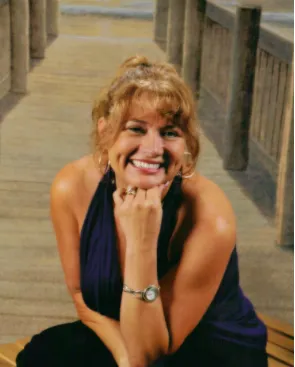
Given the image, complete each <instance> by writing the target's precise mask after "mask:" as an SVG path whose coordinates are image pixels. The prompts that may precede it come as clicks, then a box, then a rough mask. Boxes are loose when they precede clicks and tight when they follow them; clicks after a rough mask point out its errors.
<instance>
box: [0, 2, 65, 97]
mask: <svg viewBox="0 0 295 367" xmlns="http://www.w3.org/2000/svg"><path fill="white" fill-rule="evenodd" d="M58 14H59V4H58V0H0V99H1V98H2V97H4V96H5V95H6V94H7V93H8V92H14V93H21V94H22V93H26V91H27V74H28V72H29V69H30V59H32V58H39V59H42V58H44V57H45V49H46V46H47V44H48V42H47V41H48V39H49V38H51V37H55V36H57V34H58Z"/></svg>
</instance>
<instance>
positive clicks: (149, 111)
mask: <svg viewBox="0 0 295 367" xmlns="http://www.w3.org/2000/svg"><path fill="white" fill-rule="evenodd" d="M172 115H173V114H172ZM172 115H171V108H168V107H167V106H163V104H162V103H161V101H159V100H158V99H156V98H152V97H148V96H146V95H143V96H141V97H140V98H137V99H133V100H132V101H131V103H130V106H129V110H128V116H127V117H128V118H127V120H132V119H137V120H143V121H146V122H151V123H159V124H161V125H162V124H167V123H169V124H171V123H174V122H173V121H172V118H171V116H172Z"/></svg>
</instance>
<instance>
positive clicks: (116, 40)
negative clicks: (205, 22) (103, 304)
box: [0, 16, 293, 343]
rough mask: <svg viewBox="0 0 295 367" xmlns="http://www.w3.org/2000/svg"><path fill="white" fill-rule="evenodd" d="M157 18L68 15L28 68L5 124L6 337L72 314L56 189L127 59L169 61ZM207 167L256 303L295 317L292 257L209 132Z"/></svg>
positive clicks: (2, 248)
mask: <svg viewBox="0 0 295 367" xmlns="http://www.w3.org/2000/svg"><path fill="white" fill-rule="evenodd" d="M152 27H153V25H152V23H151V22H145V21H136V20H119V19H117V20H113V19H108V18H98V17H88V16H81V17H78V16H77V17H71V16H63V17H62V19H61V30H60V36H59V37H58V38H57V39H56V40H55V41H54V42H53V43H52V44H51V46H50V47H49V48H48V49H47V58H46V59H45V60H44V61H42V62H41V63H39V64H37V65H36V66H35V67H34V69H33V70H32V72H31V74H30V75H29V91H30V92H29V94H28V95H26V96H25V97H24V98H22V99H21V100H20V101H19V103H18V104H17V105H16V106H15V107H14V108H13V109H12V110H11V111H10V112H9V113H7V114H6V115H5V118H4V119H3V121H2V123H1V152H0V325H1V328H0V343H5V342H10V341H14V340H16V339H18V338H22V337H24V336H27V335H32V334H33V333H36V332H38V331H39V330H42V329H44V328H46V327H49V326H51V325H54V324H58V323H62V322H67V321H70V320H73V319H74V318H75V310H74V307H73V305H72V303H71V300H70V298H69V296H68V294H67V291H66V287H65V285H64V281H63V274H62V271H61V266H60V263H59V259H58V254H57V249H56V244H55V238H54V234H53V231H52V228H51V224H50V219H49V187H50V183H51V181H52V179H53V177H54V175H55V174H56V172H57V171H58V170H59V169H60V168H61V167H62V166H64V165H65V164H66V163H67V162H69V161H71V160H74V159H76V158H79V157H80V156H82V155H84V154H88V153H89V151H90V148H89V133H90V130H91V119H90V112H91V105H92V100H93V98H94V97H95V95H96V94H97V92H98V91H99V89H100V88H101V87H102V86H103V85H105V83H106V82H108V81H109V79H110V78H111V77H112V76H113V74H114V72H115V71H116V68H117V67H118V66H119V64H120V63H121V62H122V61H123V60H124V59H125V58H127V57H128V56H130V55H134V54H145V55H147V56H148V57H149V58H151V59H153V60H163V59H164V54H163V52H162V51H161V50H160V49H159V48H158V47H157V46H156V45H155V44H154V43H153V42H152V40H151V39H152ZM202 148H203V149H202V156H201V159H200V162H199V169H200V171H201V172H202V173H203V174H204V175H206V176H208V177H209V178H211V179H212V180H214V181H215V182H216V183H218V184H219V185H220V186H221V187H222V188H223V189H224V191H225V192H226V193H227V194H228V196H229V198H230V200H231V201H232V204H233V207H234V209H235V211H236V214H237V217H238V225H239V231H238V234H239V241H238V249H239V253H240V266H241V282H242V285H243V287H244V290H245V292H246V293H247V294H248V295H249V297H250V298H251V299H252V300H253V302H254V304H255V305H256V306H257V308H258V310H259V311H261V312H264V313H267V314H270V315H275V316H277V317H279V318H281V319H283V320H286V321H289V322H291V320H293V303H292V302H293V293H292V289H293V283H292V281H293V258H292V254H290V253H289V252H286V251H283V250H280V249H278V248H276V247H275V246H274V238H275V235H274V227H273V225H272V223H269V222H268V220H267V219H266V218H265V217H264V216H263V215H262V214H261V213H260V212H259V210H258V209H257V208H256V207H255V205H254V204H253V203H252V202H251V201H250V200H249V199H248V198H247V196H246V195H245V193H244V192H243V191H242V189H241V188H240V186H239V185H238V184H237V182H236V181H235V180H234V179H233V178H231V176H230V175H228V174H227V173H226V172H225V171H223V169H222V162H221V160H220V158H219V156H218V154H217V152H216V150H215V148H214V147H213V145H212V144H211V143H210V142H209V141H208V140H207V139H206V137H205V136H203V138H202Z"/></svg>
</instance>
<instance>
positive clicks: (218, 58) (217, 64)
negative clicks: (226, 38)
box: [213, 24, 223, 103]
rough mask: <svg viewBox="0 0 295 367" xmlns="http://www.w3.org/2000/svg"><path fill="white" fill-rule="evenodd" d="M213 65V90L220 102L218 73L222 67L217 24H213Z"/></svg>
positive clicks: (220, 31) (220, 44)
mask: <svg viewBox="0 0 295 367" xmlns="http://www.w3.org/2000/svg"><path fill="white" fill-rule="evenodd" d="M214 49H215V57H214V60H215V65H214V72H213V73H214V79H215V81H214V91H215V94H216V97H217V100H218V102H219V103H222V102H223V101H222V97H221V90H222V86H221V83H220V82H221V81H220V74H221V69H222V67H223V65H222V62H221V57H222V56H221V55H222V28H221V26H220V25H219V24H215V47H214Z"/></svg>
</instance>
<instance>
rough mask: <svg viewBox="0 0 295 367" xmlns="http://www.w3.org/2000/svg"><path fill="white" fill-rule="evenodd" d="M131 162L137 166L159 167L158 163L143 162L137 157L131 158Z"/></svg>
mask: <svg viewBox="0 0 295 367" xmlns="http://www.w3.org/2000/svg"><path fill="white" fill-rule="evenodd" d="M131 163H132V164H133V165H134V166H135V167H137V168H146V169H159V168H160V167H161V164H160V163H150V162H144V161H140V160H137V159H133V160H131Z"/></svg>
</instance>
